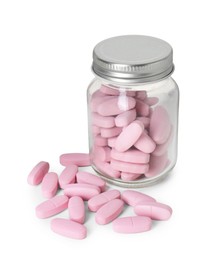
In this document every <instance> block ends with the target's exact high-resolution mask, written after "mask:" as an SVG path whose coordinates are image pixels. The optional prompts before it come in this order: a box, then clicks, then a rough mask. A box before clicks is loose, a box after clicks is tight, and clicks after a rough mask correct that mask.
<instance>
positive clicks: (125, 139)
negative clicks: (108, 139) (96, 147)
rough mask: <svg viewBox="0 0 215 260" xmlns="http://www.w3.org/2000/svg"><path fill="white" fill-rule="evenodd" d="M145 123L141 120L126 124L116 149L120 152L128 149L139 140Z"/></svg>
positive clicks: (118, 138)
mask: <svg viewBox="0 0 215 260" xmlns="http://www.w3.org/2000/svg"><path fill="white" fill-rule="evenodd" d="M143 130H144V125H143V124H142V123H141V122H140V121H137V120H136V121H133V122H132V123H131V124H130V125H128V126H126V127H125V128H124V129H123V131H122V133H121V134H120V135H119V136H118V137H117V139H116V143H115V149H116V150H117V151H118V152H125V151H127V150H128V149H129V148H130V147H131V146H132V145H133V144H135V143H136V142H137V140H138V139H139V137H140V136H141V134H142V133H143Z"/></svg>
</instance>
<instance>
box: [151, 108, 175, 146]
mask: <svg viewBox="0 0 215 260" xmlns="http://www.w3.org/2000/svg"><path fill="white" fill-rule="evenodd" d="M170 131H171V123H170V119H169V115H168V113H167V111H166V109H165V108H163V107H162V106H157V107H156V108H155V109H154V111H153V113H152V116H151V122H150V128H149V133H150V136H151V138H152V139H153V140H154V141H155V142H156V143H157V144H163V143H165V142H166V141H167V139H168V137H169V135H170Z"/></svg>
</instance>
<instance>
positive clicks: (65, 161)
mask: <svg viewBox="0 0 215 260" xmlns="http://www.w3.org/2000/svg"><path fill="white" fill-rule="evenodd" d="M60 164H62V165H63V166H68V165H74V164H75V165H77V166H80V167H84V166H90V165H91V163H90V156H89V154H88V153H65V154H62V155H61V156H60Z"/></svg>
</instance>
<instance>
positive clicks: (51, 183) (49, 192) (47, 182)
mask: <svg viewBox="0 0 215 260" xmlns="http://www.w3.org/2000/svg"><path fill="white" fill-rule="evenodd" d="M41 188H42V194H43V197H45V198H47V199H50V198H52V197H54V195H55V194H56V192H57V189H58V175H57V173H55V172H49V173H47V174H46V175H45V176H44V178H43V180H42V187H41Z"/></svg>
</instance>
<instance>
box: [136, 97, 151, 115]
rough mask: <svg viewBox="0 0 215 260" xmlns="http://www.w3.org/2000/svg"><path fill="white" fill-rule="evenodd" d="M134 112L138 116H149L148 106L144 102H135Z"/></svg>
mask: <svg viewBox="0 0 215 260" xmlns="http://www.w3.org/2000/svg"><path fill="white" fill-rule="evenodd" d="M136 111H137V115H138V116H148V115H149V105H147V104H146V103H145V102H144V101H142V100H139V99H137V100H136Z"/></svg>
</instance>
